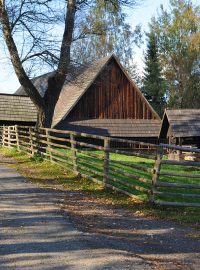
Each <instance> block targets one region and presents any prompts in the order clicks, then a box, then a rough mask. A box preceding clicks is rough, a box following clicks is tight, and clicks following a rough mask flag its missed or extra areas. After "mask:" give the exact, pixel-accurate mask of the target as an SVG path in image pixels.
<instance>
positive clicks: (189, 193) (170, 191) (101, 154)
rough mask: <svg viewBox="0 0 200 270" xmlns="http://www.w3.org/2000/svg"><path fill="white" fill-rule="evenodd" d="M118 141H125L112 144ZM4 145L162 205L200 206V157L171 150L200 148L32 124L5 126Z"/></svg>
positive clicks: (0, 135) (0, 134)
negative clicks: (179, 156)
mask: <svg viewBox="0 0 200 270" xmlns="http://www.w3.org/2000/svg"><path fill="white" fill-rule="evenodd" d="M113 142H114V143H116V142H117V145H118V146H120V144H121V145H122V146H123V145H124V144H126V146H129V147H128V148H126V150H124V149H122V148H123V147H119V148H117V149H116V148H114V147H112V146H113V145H114V144H113ZM0 145H1V146H3V147H15V148H16V149H17V150H18V151H22V152H25V153H27V154H28V155H29V156H34V155H35V154H39V155H41V156H42V157H43V159H45V160H48V161H49V162H51V163H55V164H58V165H59V166H62V167H64V168H66V169H68V170H69V171H72V172H73V173H75V174H76V175H81V176H82V177H85V178H87V179H90V180H92V181H95V182H98V183H101V184H102V185H104V186H106V187H109V188H112V189H113V190H117V191H120V192H123V193H124V194H127V195H129V196H131V197H133V198H137V199H140V200H144V201H150V202H151V203H153V204H157V205H166V206H184V207H185V206H186V207H187V206H189V207H200V162H198V161H194V160H191V161H190V160H181V161H179V160H169V159H168V157H167V155H166V153H167V152H169V151H180V152H181V153H184V154H185V155H186V154H187V156H188V155H192V154H195V155H200V149H196V148H188V147H180V146H175V145H167V144H160V145H155V144H152V143H145V142H138V141H134V140H125V139H118V138H110V137H103V136H97V135H91V134H86V133H79V132H72V131H68V130H66V131H64V130H56V129H50V128H40V129H39V130H35V128H34V127H30V126H17V125H15V126H1V127H0Z"/></svg>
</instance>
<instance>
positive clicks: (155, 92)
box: [142, 31, 166, 116]
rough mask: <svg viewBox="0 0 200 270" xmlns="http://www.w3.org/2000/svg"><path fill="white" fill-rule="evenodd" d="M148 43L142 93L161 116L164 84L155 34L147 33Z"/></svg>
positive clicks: (163, 103) (163, 101) (163, 102)
mask: <svg viewBox="0 0 200 270" xmlns="http://www.w3.org/2000/svg"><path fill="white" fill-rule="evenodd" d="M147 38H148V43H147V51H146V55H145V69H144V78H143V88H142V89H143V92H144V94H145V96H146V98H147V100H148V101H149V102H150V103H151V105H152V107H153V108H154V109H155V111H156V112H157V113H158V114H159V115H160V116H162V114H163V110H164V106H165V91H166V90H165V82H164V79H163V78H162V69H161V65H160V61H159V53H158V44H157V40H156V36H155V33H154V32H153V31H150V33H147Z"/></svg>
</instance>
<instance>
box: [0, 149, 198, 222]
mask: <svg viewBox="0 0 200 270" xmlns="http://www.w3.org/2000/svg"><path fill="white" fill-rule="evenodd" d="M0 152H2V153H4V154H6V155H7V156H11V157H14V158H15V159H17V161H18V163H17V164H13V165H10V166H12V167H15V168H16V169H17V170H19V171H20V172H21V173H22V174H23V175H24V176H25V177H28V178H31V179H33V180H34V181H37V182H39V183H42V184H45V183H47V184H48V183H51V184H53V185H54V184H56V185H57V184H62V185H64V186H65V187H66V188H67V189H70V190H81V191H83V192H87V194H88V193H89V194H91V195H92V196H97V197H101V198H105V200H106V201H108V200H109V201H111V202H112V203H114V204H120V205H124V206H126V207H129V208H130V209H132V210H133V211H134V212H137V213H139V214H142V215H146V216H154V217H159V218H165V219H171V220H176V221H178V222H181V223H191V224H194V225H195V226H199V221H200V211H199V210H200V209H198V208H193V207H178V208H177V207H163V206H152V205H151V204H149V203H146V202H143V203H138V202H137V203H136V202H135V200H132V199H131V198H129V197H127V196H125V195H123V194H121V193H117V192H113V191H111V190H110V189H104V188H103V186H102V185H99V184H96V183H93V182H92V181H88V180H87V179H85V178H80V177H78V178H77V177H76V176H75V175H74V174H73V173H72V172H70V171H69V170H67V169H65V168H63V167H60V166H58V165H55V164H51V166H49V161H44V160H43V159H42V158H41V157H34V158H31V159H30V158H29V157H28V156H27V155H26V154H24V153H18V152H17V151H16V150H15V149H8V148H4V149H3V148H0ZM92 153H93V154H97V155H99V156H100V157H101V156H102V152H97V151H92ZM78 156H79V157H80V156H82V157H83V156H84V157H85V155H83V154H80V153H79V154H78ZM90 158H91V157H87V158H86V160H87V161H88V163H87V164H86V165H87V166H89V167H90V168H92V169H93V170H95V169H96V168H97V167H98V168H99V171H103V167H102V161H100V160H98V159H97V161H95V162H96V163H97V164H96V165H94V166H91V165H89V161H90ZM110 158H111V162H112V161H117V160H120V161H121V160H122V159H123V161H125V162H130V163H132V162H134V163H135V164H138V165H146V166H147V167H149V168H152V165H154V161H152V160H147V159H140V158H137V157H127V156H126V157H124V156H123V155H118V154H111V157H110ZM118 167H120V169H121V168H123V169H125V168H126V170H127V168H128V167H127V166H122V165H120V166H119V165H118ZM163 167H164V169H165V170H168V171H171V170H173V169H174V166H163ZM179 169H181V171H182V172H183V171H184V170H186V171H187V173H188V172H189V173H192V172H199V169H198V170H197V168H192V167H191V168H188V169H187V168H186V169H185V168H179ZM128 170H129V172H130V173H135V174H136V173H137V174H138V175H140V176H141V175H142V177H146V178H149V179H151V174H150V173H147V172H141V171H140V170H137V169H133V168H130V169H128ZM177 171H178V168H177V169H176V172H177ZM91 175H93V176H94V174H91ZM117 177H118V178H120V179H121V180H123V181H125V180H127V179H128V181H130V182H131V181H132V182H134V183H136V181H135V180H131V179H129V178H127V177H124V176H122V175H120V174H118V175H117ZM99 179H100V178H99ZM164 180H165V181H175V180H174V179H168V180H167V179H162V181H164ZM181 181H183V183H185V182H186V181H188V180H187V179H182V180H181ZM192 182H194V180H192ZM196 182H198V180H196V179H195V183H196ZM137 183H139V182H137ZM141 186H145V187H146V186H147V185H144V183H141ZM129 190H130V189H129ZM132 192H133V193H134V192H135V194H136V193H137V192H136V191H135V190H132ZM186 192H188V193H190V192H191V191H190V190H188V191H186ZM193 192H194V191H193ZM140 196H143V198H145V195H144V194H143V195H142V193H141V194H140ZM175 199H176V200H177V199H179V198H176V197H174V200H175ZM195 202H196V201H195Z"/></svg>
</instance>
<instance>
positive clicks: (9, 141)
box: [8, 126, 11, 147]
mask: <svg viewBox="0 0 200 270" xmlns="http://www.w3.org/2000/svg"><path fill="white" fill-rule="evenodd" d="M10 131H11V127H10V126H9V127H8V147H10V146H11V144H10V143H11V136H10Z"/></svg>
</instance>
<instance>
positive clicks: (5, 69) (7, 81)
mask: <svg viewBox="0 0 200 270" xmlns="http://www.w3.org/2000/svg"><path fill="white" fill-rule="evenodd" d="M161 4H163V5H164V7H165V8H168V6H169V0H143V3H142V4H141V5H140V6H138V7H136V8H134V9H132V10H131V11H130V12H129V14H128V22H129V23H130V24H131V26H132V27H133V28H134V27H135V26H136V25H137V24H142V26H143V29H144V30H147V29H148V23H149V22H150V20H151V17H152V16H154V15H156V13H157V9H159V7H160V5H161ZM0 49H1V50H2V47H0ZM144 50H145V45H144V46H143V47H142V48H140V49H139V48H136V50H135V56H134V61H135V62H136V63H137V65H138V68H139V69H140V71H141V72H142V69H143V66H144V63H143V52H144ZM2 55H4V52H2V51H1V52H0V93H13V92H15V91H16V90H17V88H18V87H19V86H20V84H19V82H18V80H17V77H16V75H15V73H14V70H13V68H12V65H11V64H10V60H9V58H8V56H7V57H5V56H2Z"/></svg>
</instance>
